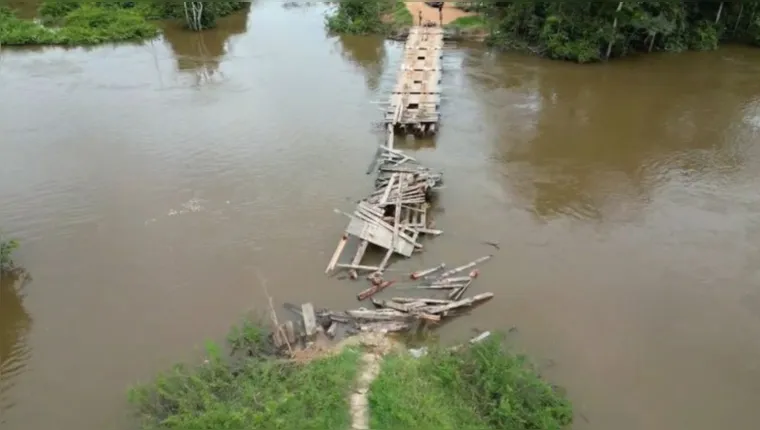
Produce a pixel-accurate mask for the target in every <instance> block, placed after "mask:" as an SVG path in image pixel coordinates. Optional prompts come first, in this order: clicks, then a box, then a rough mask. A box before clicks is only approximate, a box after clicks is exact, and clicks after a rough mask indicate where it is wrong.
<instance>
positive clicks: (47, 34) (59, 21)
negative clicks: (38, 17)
mask: <svg viewBox="0 0 760 430" xmlns="http://www.w3.org/2000/svg"><path fill="white" fill-rule="evenodd" d="M41 22H46V23H52V22H55V24H56V25H43V24H42V23H41ZM41 22H36V21H31V20H26V19H21V18H18V17H16V16H15V15H14V14H13V13H11V12H10V11H8V10H7V9H5V10H0V44H3V45H95V44H100V43H105V42H124V41H134V40H144V39H147V38H152V37H155V36H156V35H158V27H156V26H155V25H154V24H152V23H150V22H148V21H147V20H146V19H145V17H144V16H143V15H141V14H140V13H139V12H138V11H137V10H133V9H120V8H111V7H102V6H96V5H93V4H82V5H81V6H80V7H77V8H74V9H72V10H69V11H61V16H57V17H53V16H50V17H46V18H43V20H42V21H41Z"/></svg>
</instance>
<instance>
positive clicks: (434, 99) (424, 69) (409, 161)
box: [325, 27, 443, 279]
mask: <svg viewBox="0 0 760 430" xmlns="http://www.w3.org/2000/svg"><path fill="white" fill-rule="evenodd" d="M442 48H443V30H442V29H440V28H429V27H414V28H412V29H411V30H410V32H409V37H408V39H407V41H406V45H405V49H404V61H403V64H402V66H401V70H400V73H399V75H398V81H397V83H396V86H395V87H394V90H393V93H392V94H391V97H390V107H389V110H388V112H386V117H385V123H386V136H385V138H384V144H383V145H382V146H381V147H380V149H379V150H378V154H377V158H378V160H377V162H376V163H373V166H375V165H376V166H377V177H376V179H375V190H374V191H373V192H372V193H371V194H370V195H369V196H368V197H366V198H365V199H363V200H362V201H360V202H359V204H358V205H357V206H356V209H355V210H354V212H353V213H350V214H349V213H345V212H342V211H339V210H337V209H336V212H338V213H342V214H343V215H346V216H347V217H348V218H349V223H348V227H346V231H345V233H344V235H343V236H341V239H340V241H339V242H338V246H337V248H336V249H335V252H334V253H333V256H332V258H331V260H330V263H329V264H328V265H327V269H326V270H325V272H326V273H329V272H331V271H333V270H335V268H336V267H338V268H347V269H349V270H350V274H351V278H353V279H356V278H357V277H358V275H357V270H364V269H366V268H369V269H371V271H373V272H376V273H379V274H381V273H383V271H384V270H385V269H386V267H387V265H388V263H389V261H390V258H391V256H392V255H393V254H394V253H395V254H398V255H401V256H403V257H411V256H412V254H413V253H414V252H415V251H417V250H420V249H422V244H420V243H419V239H420V236H421V235H431V236H437V235H440V234H442V233H443V232H442V231H440V230H435V229H433V228H431V226H430V220H429V219H428V216H427V210H428V207H429V204H428V201H429V200H430V197H431V196H432V193H433V192H435V191H436V190H437V189H438V188H440V187H441V185H442V183H443V177H442V175H441V174H440V173H436V172H433V171H431V170H430V169H428V168H427V167H424V166H422V165H421V164H420V163H419V162H418V161H417V160H415V159H414V158H413V157H410V156H409V155H406V154H404V153H403V152H401V151H399V150H396V149H394V148H393V142H394V138H395V134H396V133H397V132H399V133H402V132H409V131H411V132H414V133H415V134H417V135H431V134H434V133H435V132H436V128H437V124H438V118H439V113H438V105H439V103H440V90H439V83H440V81H441V56H442ZM349 237H355V238H358V239H359V245H358V248H357V251H356V254H355V255H354V257H353V258H352V259H351V263H350V264H339V263H338V261H339V260H340V257H341V255H342V254H343V251H344V248H345V246H346V243H347V241H348V238H349ZM369 244H373V245H376V246H378V247H380V248H383V249H385V250H386V255H385V258H383V260H382V262H381V263H380V265H379V266H377V267H368V266H364V265H362V263H361V261H362V258H363V257H364V254H365V252H366V250H367V246H368V245H369Z"/></svg>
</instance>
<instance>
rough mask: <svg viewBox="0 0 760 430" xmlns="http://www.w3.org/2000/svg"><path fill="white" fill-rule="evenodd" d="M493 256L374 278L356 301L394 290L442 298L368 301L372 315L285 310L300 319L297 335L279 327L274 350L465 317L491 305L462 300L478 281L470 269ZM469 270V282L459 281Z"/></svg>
mask: <svg viewBox="0 0 760 430" xmlns="http://www.w3.org/2000/svg"><path fill="white" fill-rule="evenodd" d="M491 257H492V256H491V255H486V256H484V257H481V258H478V259H477V260H474V261H472V262H470V263H467V264H464V265H462V266H458V267H455V268H453V269H450V270H446V264H440V265H438V266H436V267H433V268H431V269H427V270H421V271H418V272H414V273H412V274H410V275H409V279H408V280H403V281H386V280H383V279H382V278H380V277H378V276H377V274H376V273H375V274H373V275H371V276H370V280H371V282H372V286H371V287H370V288H369V289H367V290H365V291H363V292H361V293H360V294H359V296H358V299H359V300H365V299H367V298H372V296H374V295H375V294H377V293H378V292H380V291H382V290H384V289H386V288H389V287H391V286H394V288H398V289H404V290H411V289H415V290H428V291H431V290H432V291H443V292H445V294H446V295H445V296H444V297H443V298H431V297H392V298H390V299H387V300H376V299H374V298H372V300H371V301H372V304H373V305H374V309H367V308H358V309H352V310H347V311H340V312H338V311H331V310H328V309H321V310H315V309H314V307H313V306H312V304H311V303H306V304H304V305H302V306H301V307H300V308H299V307H297V306H294V305H286V308H287V309H288V310H290V311H292V312H294V313H295V314H297V315H299V316H300V317H301V318H302V321H303V323H302V324H299V325H301V327H299V333H298V334H297V333H296V328H295V325H294V323H293V322H292V321H288V322H286V323H285V324H282V325H280V326H279V327H277V329H276V330H275V332H274V335H273V337H274V343H275V345H277V346H278V347H285V346H286V345H287V346H288V347H290V345H293V344H298V343H299V341H301V340H303V341H305V342H308V341H309V339H314V337H315V336H316V335H317V334H318V333H320V332H323V333H325V334H326V335H327V336H328V337H331V338H333V337H336V336H337V335H351V334H356V333H358V332H384V333H391V332H402V331H409V330H411V329H413V328H419V327H421V326H427V325H429V324H430V323H434V324H435V323H439V322H441V321H442V320H443V319H445V318H451V317H456V316H459V315H462V314H464V313H467V312H468V311H469V310H470V309H472V308H473V307H474V306H477V305H479V304H481V303H484V302H486V301H488V300H490V299H491V298H492V297H493V296H494V295H493V293H482V294H477V295H475V296H472V297H468V298H463V296H464V293H465V291H467V289H468V288H470V286H471V285H472V283H473V282H474V281H475V279H476V278H477V277H478V275H479V273H480V272H479V271H478V270H471V269H474V268H475V266H477V265H478V264H480V263H483V262H486V261H488V260H490V259H491ZM467 270H471V271H470V272H469V274H468V275H467V276H457V275H460V274H461V273H462V272H465V271H467Z"/></svg>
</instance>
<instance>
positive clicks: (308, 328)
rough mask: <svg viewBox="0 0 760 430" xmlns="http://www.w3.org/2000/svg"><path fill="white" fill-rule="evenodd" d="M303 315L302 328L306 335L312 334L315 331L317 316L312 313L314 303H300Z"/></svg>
mask: <svg viewBox="0 0 760 430" xmlns="http://www.w3.org/2000/svg"><path fill="white" fill-rule="evenodd" d="M301 314H302V315H303V328H304V332H305V333H306V336H309V337H311V336H314V335H315V334H316V333H317V317H316V316H315V315H314V305H312V304H311V303H304V304H302V305H301Z"/></svg>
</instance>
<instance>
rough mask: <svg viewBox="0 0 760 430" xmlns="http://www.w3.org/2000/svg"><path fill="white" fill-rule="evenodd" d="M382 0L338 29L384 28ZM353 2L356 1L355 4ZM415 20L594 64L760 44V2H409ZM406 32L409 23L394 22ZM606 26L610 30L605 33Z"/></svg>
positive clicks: (354, 11) (342, 12)
mask: <svg viewBox="0 0 760 430" xmlns="http://www.w3.org/2000/svg"><path fill="white" fill-rule="evenodd" d="M384 1H385V0H381V1H380V2H364V3H363V6H361V7H353V6H349V5H346V6H344V5H343V3H341V4H340V5H339V6H338V10H337V12H336V14H335V15H334V16H333V17H331V18H328V23H330V22H331V20H334V19H337V18H335V17H338V16H340V17H341V18H340V22H341V25H328V26H329V27H330V30H331V31H333V32H337V33H341V32H353V33H360V34H368V33H372V32H382V31H377V29H380V28H382V30H383V31H386V30H387V27H385V26H380V25H379V24H378V26H377V27H373V26H364V24H365V23H367V22H369V21H373V20H374V21H376V22H380V18H379V16H382V13H380V12H378V11H377V10H376V5H378V4H383V3H384ZM349 3H351V2H349ZM404 3H405V6H406V9H408V11H409V14H410V15H411V17H412V21H413V22H415V23H418V21H420V20H422V22H423V23H424V24H426V25H443V27H444V28H447V29H448V30H449V31H448V32H447V37H448V38H449V39H461V40H476V41H485V42H487V43H488V44H489V45H490V46H492V47H495V48H498V49H502V50H514V51H525V52H530V53H533V54H536V55H538V56H541V57H546V58H550V59H555V60H566V61H572V62H577V63H593V62H599V61H606V60H610V59H614V58H620V57H625V56H628V55H632V54H638V53H651V52H682V51H706V50H713V49H716V48H717V47H718V46H719V45H721V44H724V43H743V44H749V45H754V46H760V2H738V3H726V2H721V3H714V2H675V3H657V2H639V3H626V2H619V3H605V4H598V3H593V2H586V3H582V4H580V5H579V6H578V7H577V8H567V7H565V8H563V5H562V3H554V4H548V3H541V2H517V3H514V2H506V3H498V2H497V3H492V2H457V3H454V4H449V3H446V5H445V7H444V9H443V14H442V17H441V16H439V12H438V10H437V9H436V8H433V7H431V6H428V5H427V4H426V3H425V2H404ZM393 28H394V29H395V30H396V31H397V32H402V33H403V30H404V29H405V28H406V27H405V26H403V25H402V26H399V25H396V26H394V27H393ZM600 29H603V31H600Z"/></svg>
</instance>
